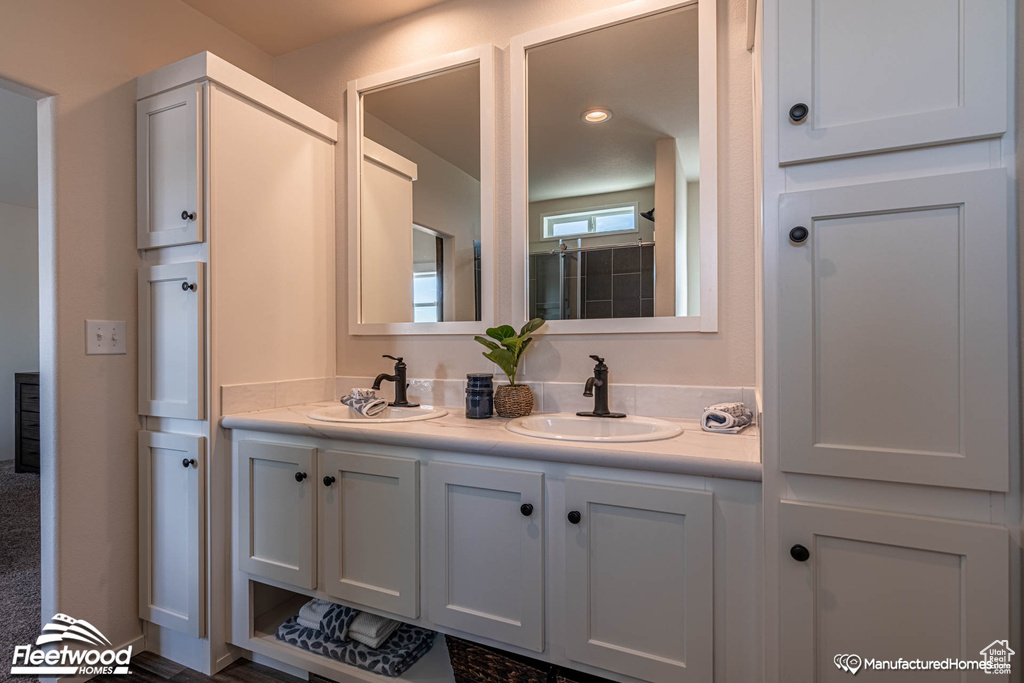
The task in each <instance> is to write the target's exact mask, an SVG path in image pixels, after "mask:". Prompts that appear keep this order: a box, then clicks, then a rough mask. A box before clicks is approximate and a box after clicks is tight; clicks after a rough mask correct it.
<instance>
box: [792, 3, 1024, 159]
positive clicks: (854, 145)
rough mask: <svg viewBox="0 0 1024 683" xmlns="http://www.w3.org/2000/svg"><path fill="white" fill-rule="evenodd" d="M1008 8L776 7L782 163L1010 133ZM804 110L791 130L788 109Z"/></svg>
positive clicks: (901, 5)
mask: <svg viewBox="0 0 1024 683" xmlns="http://www.w3.org/2000/svg"><path fill="white" fill-rule="evenodd" d="M1008 8H1009V3H1008V1H1007V0H966V1H963V0H900V2H890V1H889V0H857V2H850V1H849V0H785V2H780V3H779V127H780V129H779V160H780V161H781V162H782V163H788V162H796V161H803V160H808V159H820V158H824V157H836V156H845V155H852V154H862V153H864V152H870V151H875V150H883V149H894V148H901V147H913V146H919V145H926V144H930V143H938V142H944V141H949V140H963V139H967V138H976V137H984V136H992V135H999V134H1002V133H1003V132H1005V131H1006V118H1007V116H1006V111H1007V101H1006V93H1007V80H1006V79H1007V63H1008V61H1009V52H1008V38H1007V36H1008V31H1007V26H1008V23H1009V11H1008ZM797 103H802V104H805V105H807V114H806V118H804V119H803V120H802V121H799V122H796V121H794V120H792V119H791V118H790V109H791V107H793V106H794V105H795V104H797Z"/></svg>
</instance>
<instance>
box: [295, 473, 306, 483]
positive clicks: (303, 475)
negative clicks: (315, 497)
mask: <svg viewBox="0 0 1024 683" xmlns="http://www.w3.org/2000/svg"><path fill="white" fill-rule="evenodd" d="M305 478H306V473H305V472H296V473H295V481H302V480H303V479H305Z"/></svg>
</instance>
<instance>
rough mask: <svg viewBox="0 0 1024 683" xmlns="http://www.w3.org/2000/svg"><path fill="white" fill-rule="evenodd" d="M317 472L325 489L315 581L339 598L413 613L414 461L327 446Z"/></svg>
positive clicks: (416, 479) (415, 583)
mask: <svg viewBox="0 0 1024 683" xmlns="http://www.w3.org/2000/svg"><path fill="white" fill-rule="evenodd" d="M317 476H318V477H321V479H320V482H321V485H322V486H324V487H325V490H324V491H323V493H322V495H321V498H320V500H321V508H320V509H321V514H320V534H321V536H320V539H321V545H320V548H321V552H320V559H321V561H322V563H323V564H322V567H323V575H322V577H321V580H320V587H321V588H322V589H323V590H325V591H326V592H327V593H328V595H332V596H334V597H336V598H340V599H342V600H346V601H349V602H355V603H358V604H361V605H367V606H369V607H376V608H378V609H382V610H386V611H388V612H393V613H395V614H400V615H403V616H407V617H418V616H419V613H420V609H419V582H420V576H419V574H420V573H419V566H420V561H419V557H420V556H419V523H420V521H419V520H420V516H419V462H417V461H416V460H407V459H405V458H391V457H384V456H377V455H360V454H356V453H342V452H339V451H327V452H325V453H322V454H321V455H320V468H319V472H318V475H317ZM331 478H333V481H332V479H331Z"/></svg>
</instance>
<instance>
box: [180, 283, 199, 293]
mask: <svg viewBox="0 0 1024 683" xmlns="http://www.w3.org/2000/svg"><path fill="white" fill-rule="evenodd" d="M181 291H183V292H194V291H196V283H194V282H182V283H181Z"/></svg>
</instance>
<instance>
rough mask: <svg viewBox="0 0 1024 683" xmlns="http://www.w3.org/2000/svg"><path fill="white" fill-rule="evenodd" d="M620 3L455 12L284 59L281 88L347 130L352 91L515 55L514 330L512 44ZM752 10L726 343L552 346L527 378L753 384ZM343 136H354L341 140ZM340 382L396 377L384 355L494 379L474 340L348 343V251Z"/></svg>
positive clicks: (503, 233)
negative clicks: (454, 62)
mask: <svg viewBox="0 0 1024 683" xmlns="http://www.w3.org/2000/svg"><path fill="white" fill-rule="evenodd" d="M616 4H619V2H618V0H591V1H589V2H586V3H581V2H578V1H574V0H519V1H517V2H507V1H502V0H452V1H451V2H447V3H444V4H443V5H439V6H437V7H434V8H431V9H428V10H425V11H422V12H419V13H416V14H414V15H412V16H409V17H406V18H403V19H399V20H396V21H393V22H390V23H387V24H384V25H382V26H379V27H376V28H373V29H370V30H366V31H362V32H358V33H355V34H348V35H345V36H340V37H338V38H335V39H332V40H328V41H325V42H323V43H319V44H317V45H314V46H311V47H309V48H306V49H303V50H299V51H296V52H293V53H290V54H288V55H283V56H281V57H278V58H277V59H276V60H275V61H274V67H275V72H276V83H275V85H277V87H279V88H281V89H283V90H284V91H285V92H287V93H289V94H290V95H293V96H294V97H296V98H298V99H299V100H302V101H303V102H305V103H306V104H309V105H310V106H312V107H314V108H315V109H318V110H319V111H321V112H323V113H324V114H326V115H328V116H330V117H332V118H336V119H338V121H339V122H344V118H345V113H344V93H345V88H346V86H347V83H348V81H349V80H352V79H355V78H359V77H362V76H368V75H371V74H375V73H378V72H381V71H384V70H386V69H390V68H393V67H397V66H400V65H403V64H408V63H411V62H414V61H417V60H420V59H423V58H424V57H429V56H436V55H441V54H445V53H448V52H452V51H454V50H459V49H463V48H468V47H472V46H474V45H479V44H481V43H487V42H493V43H495V44H496V45H498V46H499V47H500V48H502V49H503V50H505V51H506V54H505V55H504V57H503V59H502V60H501V61H500V70H499V76H498V83H497V85H498V87H497V91H498V93H499V103H498V105H499V106H498V109H499V121H498V127H497V132H498V143H497V145H498V156H497V169H498V170H497V187H496V193H495V194H496V201H497V206H498V213H497V231H498V240H497V242H498V258H497V263H498V266H499V267H498V278H497V287H496V291H497V292H499V301H498V316H499V318H500V319H501V320H500V321H499V322H501V321H507V320H511V304H510V301H509V296H508V292H510V291H511V289H512V287H513V286H520V285H518V283H516V284H515V285H514V284H513V283H512V282H511V266H510V258H511V256H510V234H511V224H510V216H509V205H510V197H509V187H510V179H509V164H510V162H509V147H510V142H509V140H510V128H509V116H508V111H509V95H508V92H509V87H508V56H507V50H508V45H509V39H510V38H511V36H513V35H516V34H518V33H522V32H524V31H528V30H531V29H535V28H539V27H542V26H546V25H549V24H552V23H556V22H558V21H562V20H564V19H568V18H571V17H573V16H577V15H580V14H583V13H586V12H590V11H593V10H597V9H601V8H603V7H608V6H612V5H616ZM745 13H746V1H745V0H719V13H718V14H719V24H720V29H719V90H720V95H719V97H720V102H719V104H720V111H719V136H720V137H719V144H718V149H719V172H720V183H719V189H718V195H719V204H720V209H719V266H720V276H719V310H720V318H719V330H720V331H719V332H718V333H717V334H710V335H700V334H662V335H655V334H647V335H628V336H614V335H610V336H558V337H555V336H547V337H545V338H543V339H540V340H538V342H537V343H535V344H534V346H533V348H532V349H531V351H530V353H529V354H528V355H527V366H526V374H527V377H528V378H536V379H541V378H543V379H547V380H582V379H583V378H585V377H587V376H589V374H590V372H591V370H592V369H593V361H591V360H590V358H588V354H591V353H598V354H601V355H603V356H605V357H607V358H608V363H609V364H610V366H611V368H612V376H613V379H614V380H615V381H617V382H656V383H673V384H674V383H679V384H707V385H733V386H735V385H752V384H753V383H754V195H753V112H752V87H751V78H752V76H751V57H750V53H748V52H747V50H746V47H745V37H746V34H745V18H746V14H745ZM342 130H344V128H342ZM337 153H338V159H337V162H338V165H337V186H336V192H337V226H338V234H339V236H343V235H345V234H346V232H345V230H346V219H347V215H346V202H345V189H346V185H345V183H346V172H345V154H346V146H345V144H344V140H342V141H339V144H338V147H337ZM337 244H338V264H339V278H338V282H339V286H340V289H339V292H338V294H339V296H338V320H339V324H340V326H341V327H340V329H339V331H338V372H339V373H341V374H348V375H374V374H376V373H377V372H380V371H382V370H386V369H388V368H389V367H390V366H389V365H388V363H387V361H385V360H382V359H381V357H380V356H381V354H382V353H391V354H395V355H402V356H404V357H405V359H406V362H407V363H409V365H410V375H411V376H413V377H439V378H457V377H461V376H463V375H464V374H465V373H466V372H473V371H479V370H481V369H488V368H489V367H491V366H490V365H489V363H487V361H486V360H484V359H483V358H481V357H480V351H481V349H480V347H479V345H477V344H476V343H475V342H473V341H472V340H471V339H470V338H469V337H468V336H466V337H462V338H452V337H406V338H400V337H391V338H385V337H362V338H360V337H352V336H349V335H348V333H347V326H346V322H345V321H347V320H348V314H347V307H348V293H347V284H346V279H345V278H344V277H341V275H343V274H344V272H345V269H346V267H347V266H346V264H347V263H348V260H347V256H346V253H345V252H346V248H347V242H346V240H345V239H339V240H338V241H337Z"/></svg>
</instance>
